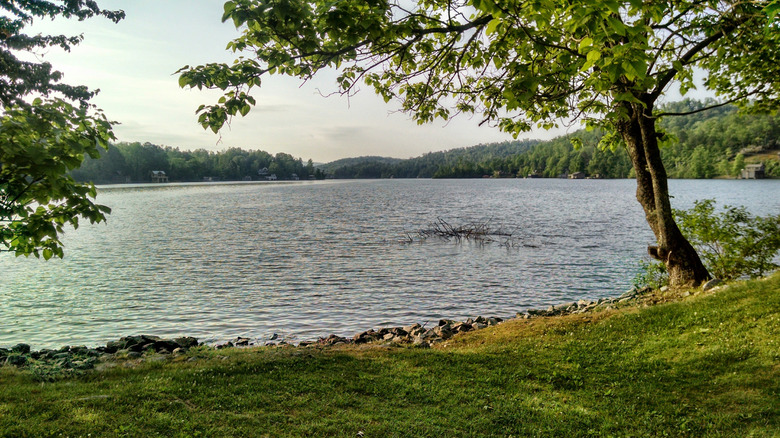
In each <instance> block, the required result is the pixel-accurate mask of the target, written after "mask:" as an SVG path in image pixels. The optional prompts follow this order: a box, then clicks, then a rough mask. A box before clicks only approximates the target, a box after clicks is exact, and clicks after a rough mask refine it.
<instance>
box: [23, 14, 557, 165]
mask: <svg viewBox="0 0 780 438" xmlns="http://www.w3.org/2000/svg"><path fill="white" fill-rule="evenodd" d="M99 4H100V5H101V7H103V8H106V9H124V10H125V12H126V13H127V18H126V19H125V20H123V21H121V22H119V23H118V24H114V23H112V22H110V21H108V20H105V19H90V20H87V21H84V22H78V21H75V20H65V19H57V20H55V21H54V22H52V21H49V20H43V21H37V22H36V23H35V25H34V26H33V27H32V28H30V29H31V32H44V33H45V32H58V33H59V32H61V33H65V34H70V35H72V34H79V33H83V34H84V36H85V41H84V42H83V43H82V44H81V45H80V46H78V47H76V48H74V49H73V50H72V51H71V52H70V53H65V52H62V51H61V50H58V49H54V48H53V49H50V50H49V51H48V52H46V53H44V54H42V55H43V56H42V59H44V60H48V61H49V62H51V63H52V64H53V65H54V67H55V68H57V69H59V70H60V71H62V72H63V73H65V82H67V83H69V84H79V85H81V84H83V85H87V86H89V87H90V88H93V89H94V88H99V89H100V90H101V91H100V94H99V95H98V96H97V97H96V98H95V99H94V100H93V102H94V103H95V104H96V105H98V107H100V108H102V109H103V110H104V111H105V112H106V114H107V116H108V117H109V118H111V119H112V120H117V121H119V122H120V123H121V125H119V126H117V127H116V128H115V133H116V135H117V137H118V139H119V140H120V141H141V142H145V141H148V142H151V143H155V144H163V145H168V146H174V147H179V148H181V149H196V148H205V149H209V150H220V149H224V148H228V147H234V146H235V147H241V148H245V149H262V150H266V151H268V152H271V153H276V152H287V153H290V154H292V155H294V156H296V157H302V158H304V159H308V158H312V159H314V160H315V161H319V162H325V161H331V160H334V159H338V158H344V157H352V156H360V155H383V156H392V157H400V158H408V157H412V156H417V155H420V154H423V153H426V152H430V151H437V150H445V149H451V148H455V147H462V146H471V145H474V144H478V143H487V142H494V141H503V140H510V139H511V136H509V135H508V134H504V133H501V132H499V131H498V130H497V129H495V128H490V127H486V126H485V127H478V126H477V122H478V120H477V119H476V118H473V119H472V118H469V117H457V118H455V119H454V120H451V121H450V122H449V123H446V122H444V121H436V122H434V123H432V124H429V125H424V126H418V125H417V123H416V122H414V121H412V120H411V119H410V118H409V116H408V115H406V114H403V113H399V112H396V111H394V110H395V109H396V107H394V106H392V104H391V105H388V104H385V103H384V101H383V100H382V99H381V98H380V97H378V96H376V95H375V94H374V92H373V90H371V89H369V88H367V87H365V86H364V87H363V90H362V91H361V92H360V93H359V94H358V95H357V96H356V97H352V98H351V99H347V98H345V97H340V96H332V97H327V98H326V97H323V96H322V95H321V94H320V93H319V91H318V90H321V91H322V92H323V93H329V92H332V91H334V90H335V89H336V86H335V77H336V75H335V74H333V73H327V74H325V75H323V76H321V77H318V78H316V79H315V80H314V81H312V82H309V83H307V84H306V85H303V86H300V85H301V84H300V82H299V81H298V80H296V79H292V78H287V77H282V76H270V77H267V78H266V79H265V80H264V83H263V86H262V87H261V88H260V89H257V90H256V91H254V92H253V95H254V96H255V97H256V98H257V101H258V105H257V106H256V107H255V108H254V109H253V110H252V112H251V113H250V114H249V115H248V116H247V117H245V118H236V119H234V121H233V123H232V125H231V126H230V127H229V128H225V129H223V131H222V133H221V135H222V140H221V142H219V136H217V135H215V134H213V133H212V132H211V131H204V130H203V129H202V128H201V127H200V125H198V124H197V117H196V115H195V109H196V108H197V107H198V105H200V104H203V103H206V104H208V103H213V102H214V101H215V100H216V98H217V96H218V94H217V93H216V92H211V91H197V90H183V89H181V88H179V86H178V83H177V81H178V76H176V75H174V74H173V73H174V72H175V71H176V70H178V69H179V68H181V67H182V66H184V65H198V64H204V63H208V62H229V61H232V59H234V58H233V56H232V55H233V54H232V53H231V52H228V51H226V50H225V45H226V44H227V42H228V41H229V40H230V39H232V38H233V37H235V36H237V35H238V32H237V31H236V29H235V28H234V27H233V25H232V24H230V23H222V22H221V21H220V18H221V16H222V4H223V2H222V1H221V0H164V1H159V0H156V1H152V0H132V1H126V0H125V1H118V0H103V1H99ZM561 132H563V131H558V132H557V133H556V134H560V133H561ZM551 136H553V134H551V133H547V132H545V131H540V132H534V133H529V134H528V135H527V136H526V137H527V138H549V137H551Z"/></svg>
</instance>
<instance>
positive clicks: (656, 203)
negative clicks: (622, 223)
mask: <svg viewBox="0 0 780 438" xmlns="http://www.w3.org/2000/svg"><path fill="white" fill-rule="evenodd" d="M642 100H643V101H644V102H643V103H644V105H642V104H639V103H623V104H621V108H620V109H621V110H622V111H625V113H626V117H624V118H622V119H621V120H620V121H619V122H618V123H617V130H618V133H619V134H620V135H621V137H622V138H623V141H624V142H625V144H626V147H627V149H628V154H629V156H630V157H631V162H632V164H633V166H634V171H635V172H636V182H637V188H636V198H637V200H638V201H639V203H640V204H641V205H642V208H643V209H644V212H645V218H646V220H647V223H648V224H649V225H650V228H651V229H652V230H653V234H655V238H656V241H657V244H658V245H657V246H650V247H648V248H647V250H648V253H649V254H650V255H651V256H652V257H653V258H655V259H657V260H660V261H662V262H663V263H664V264H665V265H666V269H667V271H668V272H669V284H670V285H671V286H698V285H700V284H702V283H703V282H705V281H707V280H709V279H710V278H711V277H710V274H709V272H707V268H705V267H704V264H703V263H702V262H701V259H700V258H699V254H698V253H697V252H696V250H695V249H694V248H693V246H692V245H691V244H690V242H688V239H686V238H685V236H683V234H682V232H681V231H680V229H679V227H678V226H677V223H676V222H675V221H674V218H673V217H672V207H671V203H670V202H669V186H668V183H667V177H666V169H665V168H664V165H663V162H662V161H661V151H660V149H659V147H658V136H657V133H656V127H655V121H656V119H655V118H654V117H653V100H652V97H651V96H650V95H646V96H643V99H642Z"/></svg>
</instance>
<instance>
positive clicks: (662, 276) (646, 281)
mask: <svg viewBox="0 0 780 438" xmlns="http://www.w3.org/2000/svg"><path fill="white" fill-rule="evenodd" d="M639 268H640V271H639V273H638V274H636V277H634V287H635V288H636V289H643V288H645V287H649V288H652V289H660V288H661V287H663V286H666V285H667V284H669V273H668V272H666V265H664V264H663V263H661V262H658V261H654V260H653V261H649V262H648V261H646V260H640V261H639Z"/></svg>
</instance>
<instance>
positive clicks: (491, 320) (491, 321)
mask: <svg viewBox="0 0 780 438" xmlns="http://www.w3.org/2000/svg"><path fill="white" fill-rule="evenodd" d="M501 321H503V319H501V318H499V317H497V316H493V317H490V318H488V319H487V325H489V326H491V325H496V324H498V323H499V322H501Z"/></svg>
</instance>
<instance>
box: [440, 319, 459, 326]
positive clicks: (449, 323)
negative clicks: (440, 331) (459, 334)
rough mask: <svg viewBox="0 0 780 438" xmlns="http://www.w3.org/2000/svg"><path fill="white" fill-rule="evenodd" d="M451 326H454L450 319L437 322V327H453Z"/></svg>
mask: <svg viewBox="0 0 780 438" xmlns="http://www.w3.org/2000/svg"><path fill="white" fill-rule="evenodd" d="M453 324H455V321H453V320H451V319H440V320H439V327H441V326H444V325H453Z"/></svg>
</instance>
